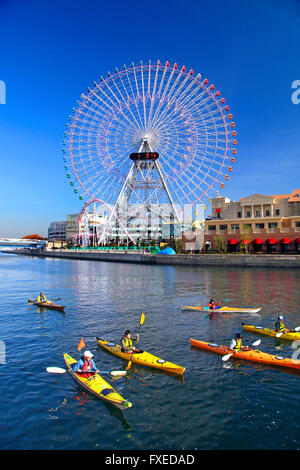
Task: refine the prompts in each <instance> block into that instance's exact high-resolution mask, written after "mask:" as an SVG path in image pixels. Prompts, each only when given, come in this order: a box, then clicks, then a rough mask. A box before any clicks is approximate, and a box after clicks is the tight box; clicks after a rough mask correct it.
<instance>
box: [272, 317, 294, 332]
mask: <svg viewBox="0 0 300 470" xmlns="http://www.w3.org/2000/svg"><path fill="white" fill-rule="evenodd" d="M275 331H276V332H277V333H288V332H289V331H291V330H288V329H287V328H286V327H285V324H284V323H283V316H282V315H279V316H278V319H277V322H276V323H275Z"/></svg>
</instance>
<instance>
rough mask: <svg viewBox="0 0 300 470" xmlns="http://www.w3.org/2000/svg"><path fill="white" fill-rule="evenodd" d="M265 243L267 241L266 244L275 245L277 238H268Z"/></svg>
mask: <svg viewBox="0 0 300 470" xmlns="http://www.w3.org/2000/svg"><path fill="white" fill-rule="evenodd" d="M266 243H268V245H276V243H277V240H275V238H268V240H267V241H266Z"/></svg>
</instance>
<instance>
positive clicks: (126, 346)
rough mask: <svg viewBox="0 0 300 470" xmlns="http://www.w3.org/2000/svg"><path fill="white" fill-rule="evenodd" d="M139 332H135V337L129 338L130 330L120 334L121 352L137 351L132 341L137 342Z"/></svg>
mask: <svg viewBox="0 0 300 470" xmlns="http://www.w3.org/2000/svg"><path fill="white" fill-rule="evenodd" d="M139 339H140V337H139V334H138V333H137V334H136V337H135V338H131V332H130V330H126V331H125V333H124V335H123V336H122V338H121V349H122V352H124V353H133V352H134V351H138V349H136V348H135V347H134V346H133V343H134V342H137V343H138V342H139Z"/></svg>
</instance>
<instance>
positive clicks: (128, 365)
mask: <svg viewBox="0 0 300 470" xmlns="http://www.w3.org/2000/svg"><path fill="white" fill-rule="evenodd" d="M131 366H132V361H131V360H130V361H129V362H128V364H127V367H126V370H129V369H131Z"/></svg>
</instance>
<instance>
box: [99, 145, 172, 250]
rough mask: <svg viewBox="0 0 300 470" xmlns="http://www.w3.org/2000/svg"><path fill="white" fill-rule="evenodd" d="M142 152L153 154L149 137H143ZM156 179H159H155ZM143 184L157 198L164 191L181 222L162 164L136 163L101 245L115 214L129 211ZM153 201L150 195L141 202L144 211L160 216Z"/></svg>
mask: <svg viewBox="0 0 300 470" xmlns="http://www.w3.org/2000/svg"><path fill="white" fill-rule="evenodd" d="M140 152H153V150H152V148H151V144H150V143H149V139H148V137H143V139H142V143H141V145H140V147H139V153H140ZM145 170H146V173H145ZM144 173H145V174H144ZM139 177H140V180H139ZM155 177H156V178H157V179H155ZM141 184H143V185H144V187H145V189H150V190H151V189H152V190H154V191H155V192H156V195H157V197H158V193H159V192H160V191H161V190H162V191H164V192H165V194H166V196H167V200H168V201H169V204H170V207H171V213H172V214H173V216H174V218H175V220H176V221H177V222H180V219H179V215H178V211H177V209H176V206H175V203H174V201H173V198H172V196H171V193H170V191H169V189H168V186H167V183H166V181H165V179H164V176H163V174H162V170H161V167H160V162H159V161H157V160H153V161H150V162H145V161H134V162H133V163H132V165H131V167H130V169H129V172H128V175H127V177H126V179H125V181H124V184H123V186H122V188H121V190H120V192H119V195H118V197H117V200H116V202H115V204H114V208H113V210H112V211H111V213H110V216H109V218H108V220H107V222H106V224H105V228H104V230H103V232H102V235H101V238H100V243H102V242H103V241H104V239H105V237H106V234H107V232H108V231H109V228H110V227H111V224H112V221H113V217H114V214H116V213H118V212H119V210H120V209H122V208H123V209H125V210H127V209H128V207H129V205H130V197H131V194H132V192H134V190H135V188H136V187H137V186H140V185H141ZM151 201H153V194H152V195H150V196H149V195H148V198H144V200H142V201H141V204H142V205H143V206H144V209H146V210H147V211H148V212H151V214H152V215H159V214H160V209H158V211H157V210H156V209H154V208H153V205H152V204H151Z"/></svg>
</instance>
